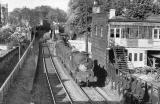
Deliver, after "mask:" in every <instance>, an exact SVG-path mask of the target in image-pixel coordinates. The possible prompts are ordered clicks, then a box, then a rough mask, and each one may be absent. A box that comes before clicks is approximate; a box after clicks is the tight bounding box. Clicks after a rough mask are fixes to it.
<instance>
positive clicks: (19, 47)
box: [18, 42, 21, 60]
mask: <svg viewBox="0 0 160 104" xmlns="http://www.w3.org/2000/svg"><path fill="white" fill-rule="evenodd" d="M18 45H19V46H18V50H19V52H18V53H19V60H20V59H21V43H20V42H19V43H18Z"/></svg>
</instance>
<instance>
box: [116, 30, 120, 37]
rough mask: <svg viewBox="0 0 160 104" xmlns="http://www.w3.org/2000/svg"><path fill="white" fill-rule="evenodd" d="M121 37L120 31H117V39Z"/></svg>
mask: <svg viewBox="0 0 160 104" xmlns="http://www.w3.org/2000/svg"><path fill="white" fill-rule="evenodd" d="M119 37H120V29H116V38H119Z"/></svg>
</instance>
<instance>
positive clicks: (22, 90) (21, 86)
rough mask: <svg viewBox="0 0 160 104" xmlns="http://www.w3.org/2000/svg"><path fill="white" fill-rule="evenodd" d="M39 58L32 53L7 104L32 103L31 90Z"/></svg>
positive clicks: (20, 72)
mask: <svg viewBox="0 0 160 104" xmlns="http://www.w3.org/2000/svg"><path fill="white" fill-rule="evenodd" d="M37 58H38V57H37V56H36V55H35V54H34V53H33V52H32V53H31V54H30V55H28V58H27V60H26V61H25V63H24V65H23V66H22V68H21V69H20V71H19V72H18V75H17V76H16V78H15V81H14V84H13V85H12V86H11V88H10V89H9V92H8V94H7V96H6V104H29V103H30V101H31V94H30V92H31V90H32V85H33V80H34V73H35V70H36V59H37Z"/></svg>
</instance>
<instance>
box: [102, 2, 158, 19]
mask: <svg viewBox="0 0 160 104" xmlns="http://www.w3.org/2000/svg"><path fill="white" fill-rule="evenodd" d="M101 2H102V3H101V4H103V5H102V6H103V9H104V10H105V11H109V9H111V8H112V9H113V8H114V9H116V15H123V16H125V17H127V18H131V19H140V20H143V19H146V18H147V17H148V16H150V15H151V14H160V11H159V10H160V7H159V5H157V4H154V3H153V0H101Z"/></svg>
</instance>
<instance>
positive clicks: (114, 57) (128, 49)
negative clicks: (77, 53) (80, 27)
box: [91, 5, 160, 70]
mask: <svg viewBox="0 0 160 104" xmlns="http://www.w3.org/2000/svg"><path fill="white" fill-rule="evenodd" d="M92 17H93V22H92V36H91V37H92V46H91V50H92V58H93V59H94V60H97V61H98V64H99V65H100V66H101V67H104V68H105V69H107V67H108V63H113V64H114V65H115V67H116V68H118V69H120V70H128V69H134V68H137V67H146V66H152V67H153V66H157V67H158V66H159V65H160V62H159V63H158V61H156V60H159V58H160V57H159V56H160V16H154V15H152V16H150V17H148V18H147V19H146V20H135V19H134V20H133V19H127V18H125V17H120V16H115V10H114V9H111V10H110V12H109V13H107V12H104V11H102V9H101V7H100V6H98V5H95V6H94V7H93V14H92Z"/></svg>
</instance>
